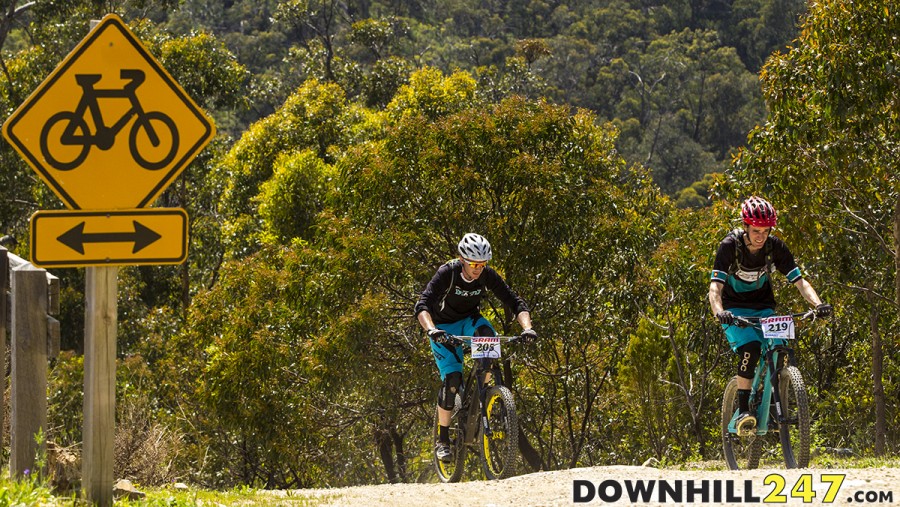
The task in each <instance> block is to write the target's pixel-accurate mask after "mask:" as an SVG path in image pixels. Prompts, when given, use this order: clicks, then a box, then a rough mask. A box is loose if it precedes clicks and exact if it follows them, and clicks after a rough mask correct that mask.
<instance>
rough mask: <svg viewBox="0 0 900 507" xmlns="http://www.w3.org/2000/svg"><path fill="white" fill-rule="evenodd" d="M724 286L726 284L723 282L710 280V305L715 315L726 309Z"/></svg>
mask: <svg viewBox="0 0 900 507" xmlns="http://www.w3.org/2000/svg"><path fill="white" fill-rule="evenodd" d="M724 287H725V284H724V283H722V282H717V281H712V282H709V306H710V308H712V312H713V315H718V314H719V312H722V311H725V308H724V307H723V306H722V288H724Z"/></svg>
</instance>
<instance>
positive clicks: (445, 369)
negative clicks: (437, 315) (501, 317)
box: [428, 317, 497, 380]
mask: <svg viewBox="0 0 900 507" xmlns="http://www.w3.org/2000/svg"><path fill="white" fill-rule="evenodd" d="M481 326H487V327H489V328H491V332H492V333H493V335H494V336H496V334H497V332H496V331H495V330H494V326H492V325H491V323H490V322H488V320H487V319H486V318H484V317H479V318H477V319H471V318H465V319H463V320H458V321H456V322H450V323H448V324H435V326H434V327H436V328H438V329H443V330H444V331H446V332H447V334H452V335H454V336H476V335H475V332H476V330H477V329H478V328H479V327H481ZM428 341H429V342H431V353H432V354H434V362H435V363H437V367H438V371H439V372H440V374H441V380H444V377H446V376H447V374H448V373H453V372H455V371H458V372H460V373H462V371H463V363H462V361H463V348H462V345H460V346H457V347H454V346H453V345H448V344H446V343H435V342H434V340H428Z"/></svg>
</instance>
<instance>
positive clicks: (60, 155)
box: [41, 69, 178, 171]
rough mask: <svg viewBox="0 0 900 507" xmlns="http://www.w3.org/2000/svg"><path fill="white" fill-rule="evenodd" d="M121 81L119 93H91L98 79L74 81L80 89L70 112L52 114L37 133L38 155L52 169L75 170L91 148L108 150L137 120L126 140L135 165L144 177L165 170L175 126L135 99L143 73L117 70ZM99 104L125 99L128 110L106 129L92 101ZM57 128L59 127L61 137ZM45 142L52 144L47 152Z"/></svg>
mask: <svg viewBox="0 0 900 507" xmlns="http://www.w3.org/2000/svg"><path fill="white" fill-rule="evenodd" d="M120 76H121V78H122V79H127V80H128V81H129V82H128V83H126V84H125V86H124V87H123V88H122V89H96V88H94V85H95V84H96V83H97V82H98V81H100V79H101V78H102V76H101V75H100V74H76V75H75V81H76V82H77V83H78V86H80V87H81V88H82V95H81V99H80V100H79V101H78V105H77V106H76V107H75V111H62V112H59V113H56V114H54V115H53V116H51V117H50V119H49V120H47V123H45V124H44V127H43V128H42V129H41V153H42V154H43V155H44V158H45V159H46V160H47V162H48V163H49V164H50V165H51V166H52V167H53V168H55V169H58V170H60V171H70V170H72V169H75V168H76V167H79V166H80V165H81V164H82V163H83V162H84V160H85V159H86V158H87V156H88V153H89V152H90V150H91V146H96V147H98V148H100V149H101V150H108V149H110V148H112V146H113V144H115V141H116V136H117V135H118V133H119V132H120V131H121V130H122V129H123V128H125V126H126V125H127V124H128V122H129V121H131V118H132V117H136V118H135V121H134V123H133V124H132V125H131V131H130V132H129V135H128V149H129V150H130V151H131V156H132V157H133V158H134V161H135V162H137V163H138V165H140V166H141V167H143V168H144V169H147V170H148V171H156V170H158V169H162V168H164V167H166V166H167V165H168V164H169V163H170V162H171V161H172V159H173V158H174V157H175V154H176V152H177V151H178V128H177V127H176V126H175V121H174V120H172V118H170V117H169V116H168V115H166V114H164V113H161V112H159V111H149V112H148V111H144V109H143V107H141V103H140V101H138V98H137V95H136V94H135V90H137V88H138V86H140V85H141V83H143V82H144V77H145V76H144V71H142V70H139V69H122V70H121V71H120ZM101 98H126V99H128V101H129V102H130V104H131V108H130V109H128V110H127V111H126V112H125V113H124V114H123V115H122V117H121V118H119V120H118V121H116V122H115V123H113V124H112V125H110V126H107V125H106V123H104V121H103V115H102V114H101V112H100V104H99V103H98V100H97V99H101ZM88 112H89V113H90V117H91V122H92V123H93V125H94V128H95V130H96V132H95V133H93V134H91V132H90V129H89V128H88V120H87V117H86V114H87V113H88ZM58 126H59V127H62V130H61V132H60V129H59V128H58ZM50 139H53V141H54V144H53V145H52V146H51V144H50V142H49V141H50ZM139 141H141V142H139ZM147 141H149V144H148V142H147ZM163 143H171V145H170V146H166V144H163ZM60 146H61V147H60ZM68 146H74V147H79V146H80V149H76V150H72V149H67V148H66V147H68ZM142 150H143V153H142ZM53 151H56V152H57V153H54V152H53ZM73 154H74V157H73V156H72V155H73ZM160 154H162V156H160Z"/></svg>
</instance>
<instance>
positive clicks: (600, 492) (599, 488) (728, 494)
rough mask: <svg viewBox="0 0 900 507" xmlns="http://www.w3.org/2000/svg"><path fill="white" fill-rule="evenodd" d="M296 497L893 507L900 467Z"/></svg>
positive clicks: (550, 476) (545, 479)
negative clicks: (885, 506)
mask: <svg viewBox="0 0 900 507" xmlns="http://www.w3.org/2000/svg"><path fill="white" fill-rule="evenodd" d="M704 481H705V482H704ZM812 493H814V494H815V496H814V497H809V499H810V500H811V501H810V502H809V503H804V498H803V497H804V495H807V496H809V495H810V494H812ZM829 493H831V497H830V498H829V497H828V495H829ZM285 495H287V494H285ZM290 496H292V497H295V498H296V497H309V498H317V499H319V501H321V504H320V505H328V506H372V507H387V506H391V507H393V506H435V507H442V506H447V507H451V506H467V507H476V506H483V507H492V506H496V507H502V506H510V507H531V506H572V505H618V506H626V505H646V506H654V505H691V504H697V505H747V504H757V505H759V504H764V505H768V504H772V505H775V504H778V505H859V504H866V505H891V504H900V468H870V469H842V470H836V469H835V470H832V469H805V470H792V471H788V470H783V469H781V470H778V469H769V470H755V471H749V472H748V471H741V472H729V471H681V470H668V469H657V468H651V467H638V466H612V467H592V468H576V469H571V470H561V471H555V472H540V473H535V474H528V475H522V476H518V477H512V478H510V479H506V480H502V481H493V482H486V481H485V482H463V483H460V484H383V485H378V486H357V487H352V488H341V489H324V490H297V491H293V492H291V493H290ZM576 500H578V501H577V502H576Z"/></svg>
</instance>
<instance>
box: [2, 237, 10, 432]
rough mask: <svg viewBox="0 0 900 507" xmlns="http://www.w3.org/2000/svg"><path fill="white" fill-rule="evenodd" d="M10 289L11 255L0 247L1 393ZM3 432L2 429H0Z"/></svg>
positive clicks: (4, 402) (3, 379) (4, 388)
mask: <svg viewBox="0 0 900 507" xmlns="http://www.w3.org/2000/svg"><path fill="white" fill-rule="evenodd" d="M8 291H9V256H8V255H7V250H6V249H5V248H3V247H0V364H2V365H4V366H3V367H2V368H0V393H5V392H6V372H5V371H2V370H5V369H6V367H5V365H6V330H7V329H9V327H8V323H9V320H10V319H9V304H8V303H7V296H6V293H7V292H8ZM4 398H5V397H4V396H0V429H2V428H5V426H4V421H3V417H4V415H5V414H6V407H5V406H4V405H5V404H6V401H5V400H4ZM0 434H2V431H0ZM2 445H3V439H2V438H0V446H2Z"/></svg>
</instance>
